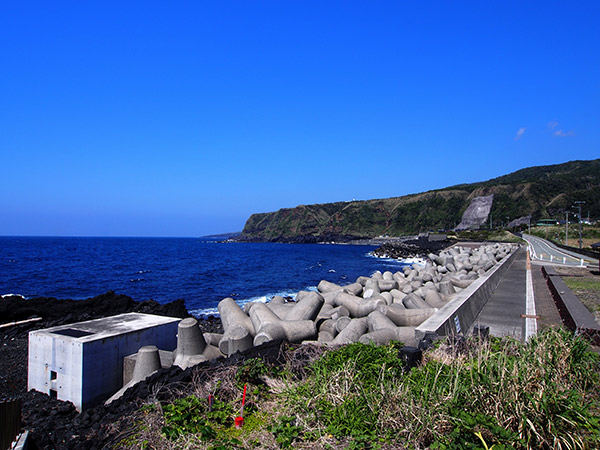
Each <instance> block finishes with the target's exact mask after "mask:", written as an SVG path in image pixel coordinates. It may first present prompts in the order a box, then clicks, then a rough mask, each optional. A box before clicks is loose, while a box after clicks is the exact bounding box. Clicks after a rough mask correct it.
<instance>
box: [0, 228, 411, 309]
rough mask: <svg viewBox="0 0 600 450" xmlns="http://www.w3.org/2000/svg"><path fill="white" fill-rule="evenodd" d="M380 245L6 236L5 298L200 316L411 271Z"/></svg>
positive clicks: (1, 276) (1, 270) (0, 291)
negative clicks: (109, 302)
mask: <svg viewBox="0 0 600 450" xmlns="http://www.w3.org/2000/svg"><path fill="white" fill-rule="evenodd" d="M374 248H375V247H373V246H358V245H334V244H275V243H229V242H219V241H216V240H207V239H202V238H113V237H0V249H1V251H0V295H6V294H19V295H22V296H24V297H25V298H32V297H56V298H60V299H66V298H70V299H76V300H79V299H86V298H89V297H94V296H96V295H99V294H103V293H105V292H107V291H109V290H112V291H115V292H116V293H117V294H125V295H128V296H130V297H132V298H133V299H134V300H137V301H143V300H149V299H153V300H156V301H157V302H159V303H167V302H170V301H173V300H177V299H184V300H185V304H186V307H187V308H188V310H189V311H190V312H191V313H192V314H194V315H195V316H196V317H202V316H206V315H211V314H215V315H216V314H218V311H217V304H218V303H219V301H220V300H222V299H223V298H225V297H232V298H234V299H235V300H236V301H237V302H238V303H239V304H240V305H243V304H244V303H246V302H248V301H263V302H264V301H268V300H270V298H271V297H273V296H274V295H282V296H291V297H294V296H295V294H296V293H297V292H298V291H301V290H315V289H316V286H317V284H318V283H319V281H321V280H328V281H331V282H334V283H337V284H340V285H344V284H350V283H353V282H354V281H355V280H356V278H357V277H359V276H361V275H367V276H368V275H371V274H372V273H373V272H375V271H376V270H380V271H382V272H383V271H385V270H390V271H392V272H394V271H397V270H399V269H400V268H401V267H402V266H403V265H404V264H402V263H401V262H399V261H396V260H391V259H381V258H375V257H372V256H370V255H369V252H370V251H371V250H373V249H374Z"/></svg>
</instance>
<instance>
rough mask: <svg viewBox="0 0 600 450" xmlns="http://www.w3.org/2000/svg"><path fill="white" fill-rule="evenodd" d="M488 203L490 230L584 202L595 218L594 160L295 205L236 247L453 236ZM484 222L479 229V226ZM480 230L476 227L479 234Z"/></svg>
mask: <svg viewBox="0 0 600 450" xmlns="http://www.w3.org/2000/svg"><path fill="white" fill-rule="evenodd" d="M489 196H493V202H492V204H491V206H490V207H489V216H491V217H492V220H493V223H494V224H498V225H500V224H502V223H503V222H504V223H505V224H506V223H507V222H508V221H511V220H515V219H518V218H520V217H524V216H528V215H531V217H532V220H533V221H535V220H537V219H539V218H543V217H553V216H558V215H563V214H564V211H566V210H570V208H571V206H572V205H573V203H574V202H575V201H585V210H586V212H587V211H589V213H590V214H591V216H593V217H597V216H600V159H596V160H591V161H571V162H567V163H564V164H557V165H550V166H537V167H530V168H526V169H521V170H519V171H516V172H513V173H511V174H508V175H504V176H501V177H498V178H494V179H492V180H488V181H485V182H479V183H471V184H461V185H457V186H452V187H448V188H445V189H439V190H433V191H428V192H423V193H420V194H412V195H406V196H403V197H393V198H387V199H376V200H363V201H351V202H337V203H324V204H315V205H300V206H297V207H295V208H283V209H280V210H278V211H274V212H268V213H259V214H253V215H252V216H250V218H249V219H248V220H247V222H246V225H245V227H244V230H243V231H242V234H241V235H240V236H239V237H238V238H237V239H238V240H241V241H247V242H252V241H263V242H264V241H266V242H329V241H336V242H347V241H350V240H353V239H358V238H372V237H376V236H381V235H389V236H402V235H407V234H415V233H420V232H426V231H433V230H448V229H454V228H456V227H457V226H458V224H459V223H460V222H461V220H462V219H463V214H464V213H465V211H466V210H467V208H468V207H469V205H471V202H472V201H473V200H474V199H476V198H477V197H489ZM485 222H487V223H489V220H488V221H485V220H484V223H483V226H485ZM479 225H481V224H478V226H479Z"/></svg>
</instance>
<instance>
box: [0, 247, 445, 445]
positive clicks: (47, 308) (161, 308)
mask: <svg viewBox="0 0 600 450" xmlns="http://www.w3.org/2000/svg"><path fill="white" fill-rule="evenodd" d="M429 244H434V246H437V248H444V247H445V246H447V243H446V244H444V243H429ZM434 246H432V245H428V244H427V243H426V242H425V241H421V242H414V243H402V244H401V245H398V244H397V243H396V244H394V245H393V247H390V246H389V245H388V246H382V247H381V250H380V252H382V253H381V255H383V254H385V256H386V257H389V256H390V253H391V251H392V250H391V249H392V248H393V249H395V250H394V251H395V252H396V253H394V254H395V255H401V256H396V257H406V255H409V256H416V255H426V254H427V253H430V252H432V251H434V250H435V247H434ZM378 250H379V249H378ZM417 250H418V251H417ZM377 283H378V284H380V283H383V281H377ZM290 306H291V305H290ZM125 312H141V313H148V314H158V315H166V316H172V317H180V318H186V317H191V315H190V314H189V313H188V311H187V310H186V308H185V305H184V302H183V300H178V301H175V302H172V303H169V304H164V305H161V304H159V303H157V302H155V301H153V300H149V301H143V302H136V301H134V300H133V299H131V298H130V297H128V296H125V295H118V294H115V293H114V292H112V291H111V292H107V293H106V294H102V295H99V296H97V297H94V298H90V299H87V300H58V299H56V298H32V299H28V300H25V299H23V298H22V297H19V296H8V297H4V298H2V299H1V300H0V316H2V317H3V320H2V322H3V323H8V322H18V321H23V320H27V319H30V318H32V317H39V318H41V320H38V321H35V322H27V323H23V324H19V325H12V326H8V327H4V328H0V400H2V401H4V400H11V399H20V400H21V402H22V422H23V427H24V429H27V430H29V431H30V437H31V439H32V442H33V443H34V444H35V446H36V447H34V448H39V449H45V448H56V449H62V448H66V449H101V448H107V446H108V445H109V444H111V443H114V442H117V441H118V440H120V439H122V438H123V437H122V436H119V435H118V432H116V431H115V430H116V429H120V430H123V429H124V428H123V427H122V426H120V427H115V426H114V424H115V423H117V422H119V423H123V421H127V420H128V418H129V417H131V416H132V415H133V413H134V412H136V411H137V410H138V409H139V407H140V406H141V405H142V404H143V403H144V402H145V401H146V400H147V399H148V398H149V397H150V396H154V397H155V398H157V399H158V400H159V401H161V400H164V401H167V400H168V398H167V397H168V396H169V395H172V393H173V392H174V391H176V390H177V387H178V386H182V385H186V384H189V383H190V382H192V380H197V379H199V377H200V378H202V377H203V376H205V375H206V374H207V373H212V372H214V370H222V368H224V367H226V366H230V365H234V364H238V363H239V362H240V361H243V360H244V359H246V358H252V357H257V356H259V357H261V358H264V359H266V360H267V359H268V360H271V361H277V360H278V358H279V359H281V358H282V355H283V354H284V353H285V352H284V351H283V350H282V342H284V341H282V340H278V339H275V340H272V341H269V342H266V343H263V344H261V345H256V346H253V347H252V348H249V349H247V350H245V351H242V352H239V353H236V354H235V355H233V356H231V357H229V358H220V359H218V360H216V361H214V360H213V361H210V362H208V361H207V362H205V363H201V364H199V365H197V366H194V367H190V368H187V369H185V370H182V369H181V368H179V367H177V366H173V367H170V368H169V369H162V370H159V371H158V372H157V373H155V374H153V375H151V376H150V377H149V378H147V379H146V380H144V381H142V382H140V383H138V384H137V385H135V386H134V387H133V388H131V389H129V390H127V391H126V392H125V394H124V395H123V397H121V398H120V399H119V400H116V401H114V402H113V403H111V404H110V405H108V406H104V405H99V406H97V407H94V408H91V409H88V410H85V411H84V412H83V413H78V412H77V411H76V409H75V407H74V406H73V405H72V404H71V403H70V402H62V401H58V400H55V399H51V398H50V397H49V396H47V395H44V394H41V393H38V392H35V391H29V392H28V391H27V351H28V333H29V331H32V330H36V329H43V328H48V327H52V326H57V325H63V324H68V323H75V322H81V321H86V320H92V319H96V318H100V317H107V316H112V315H116V314H120V313H125ZM198 324H199V327H200V329H201V330H202V332H203V333H213V334H214V333H223V332H224V331H226V330H224V329H223V324H222V322H221V320H220V319H219V318H216V317H209V318H207V319H205V320H199V321H198ZM286 345H288V346H289V345H290V344H289V343H286ZM298 345H299V344H298ZM157 386H161V387H162V389H158V388H157ZM161 396H164V397H165V398H164V399H163V398H162V397H161ZM115 433H117V434H115Z"/></svg>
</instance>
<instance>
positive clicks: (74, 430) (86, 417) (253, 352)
mask: <svg viewBox="0 0 600 450" xmlns="http://www.w3.org/2000/svg"><path fill="white" fill-rule="evenodd" d="M126 312H142V313H149V314H159V315H166V316H171V317H188V316H189V314H188V312H187V310H186V309H185V305H184V302H183V300H177V301H175V302H171V303H168V304H165V305H161V304H159V303H157V302H155V301H153V300H149V301H144V302H136V301H134V300H133V299H131V298H130V297H127V296H125V295H118V294H115V293H114V292H112V291H110V292H107V293H106V294H102V295H99V296H97V297H94V298H90V299H87V300H58V299H56V298H34V299H29V300H26V299H23V298H21V297H18V296H12V297H5V298H3V299H2V300H0V316H1V317H2V318H1V319H0V322H1V323H7V322H13V321H19V320H24V319H28V318H30V317H41V318H42V320H40V321H37V322H30V323H27V324H22V325H13V326H9V327H6V328H0V401H1V400H8V399H17V398H19V399H21V402H22V418H23V419H22V425H23V428H24V429H27V430H29V431H30V437H31V439H32V442H33V444H34V445H33V447H32V448H38V449H103V448H111V446H110V445H109V444H110V443H113V442H114V441H115V440H118V439H119V436H116V435H115V434H114V433H115V431H114V430H115V427H114V425H113V424H115V423H117V422H119V421H123V420H125V421H127V420H128V418H129V417H131V416H132V414H133V412H135V411H137V410H138V408H139V407H140V405H141V404H142V403H143V402H144V401H145V400H146V399H147V398H148V397H149V396H150V395H155V394H156V393H157V392H158V393H159V394H158V395H157V398H158V399H159V400H161V401H166V400H167V399H168V396H169V395H172V392H173V391H175V390H176V388H177V387H181V386H182V385H185V384H187V383H190V382H191V381H192V378H193V377H194V378H195V379H198V377H200V378H199V379H202V374H203V373H204V372H207V371H210V370H219V367H221V366H224V365H229V364H235V363H236V362H239V361H240V360H242V359H243V358H246V357H257V356H258V357H263V358H265V359H269V360H275V359H277V358H279V357H280V355H281V351H280V343H278V342H273V343H268V344H265V345H263V346H260V347H256V348H253V349H250V350H248V351H247V352H245V353H244V354H238V355H235V356H234V357H232V358H229V359H222V360H220V361H218V362H214V363H205V364H201V365H199V366H196V367H193V368H190V369H187V370H181V369H180V368H178V367H171V368H169V369H163V370H160V371H159V372H157V373H156V374H154V375H152V376H151V377H149V378H148V379H146V380H144V381H143V382H141V383H139V384H137V385H135V386H134V387H132V388H131V389H129V390H127V392H125V394H124V395H123V397H122V398H121V399H119V400H117V401H115V402H113V403H111V404H110V405H109V406H104V405H98V406H96V407H94V408H91V409H89V410H86V411H84V412H82V413H81V414H80V413H78V412H77V411H76V409H75V407H74V406H73V404H72V403H70V402H63V401H59V400H56V399H51V398H50V397H49V396H48V395H45V394H42V393H39V392H36V391H27V350H28V333H29V331H31V330H35V329H41V328H48V327H51V326H56V325H62V324H67V323H74V322H81V321H84V320H91V319H96V318H100V317H106V316H112V315H115V314H121V313H126ZM199 325H200V328H201V329H202V330H203V331H211V332H222V331H223V329H222V324H221V321H220V320H219V319H218V318H216V317H208V318H207V319H206V320H200V321H199ZM203 371H204V372H203ZM158 386H168V388H167V389H163V390H159V389H158Z"/></svg>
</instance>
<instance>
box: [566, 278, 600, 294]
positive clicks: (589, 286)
mask: <svg viewBox="0 0 600 450" xmlns="http://www.w3.org/2000/svg"><path fill="white" fill-rule="evenodd" d="M563 281H564V282H565V284H566V285H567V286H568V288H569V289H571V290H576V289H577V290H586V291H595V292H599V293H600V279H590V278H577V277H563Z"/></svg>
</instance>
